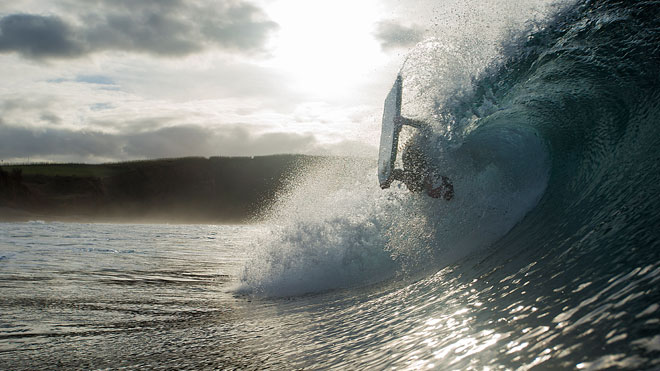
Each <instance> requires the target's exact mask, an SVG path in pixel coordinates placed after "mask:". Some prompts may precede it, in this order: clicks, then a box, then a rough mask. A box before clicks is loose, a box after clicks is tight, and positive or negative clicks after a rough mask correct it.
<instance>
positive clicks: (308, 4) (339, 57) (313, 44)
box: [268, 0, 385, 100]
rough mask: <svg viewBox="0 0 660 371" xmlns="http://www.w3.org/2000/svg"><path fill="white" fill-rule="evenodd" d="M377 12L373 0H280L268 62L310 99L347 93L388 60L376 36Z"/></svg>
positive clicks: (273, 7)
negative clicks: (271, 53)
mask: <svg viewBox="0 0 660 371" xmlns="http://www.w3.org/2000/svg"><path fill="white" fill-rule="evenodd" d="M379 11H380V10H379V6H378V4H377V2H376V1H373V0H363V1H352V0H336V1H328V2H325V1H324V2H320V1H309V0H283V1H278V2H276V3H274V4H272V5H271V6H270V7H269V11H268V12H269V15H270V16H271V17H272V18H273V20H275V21H276V22H277V23H278V24H279V25H280V29H279V32H278V35H277V36H276V37H275V39H274V40H273V42H274V45H273V51H274V52H273V53H274V56H273V58H272V59H271V60H270V61H269V62H268V64H269V65H270V66H272V67H275V68H277V69H280V70H282V71H284V72H285V73H286V74H287V75H288V76H290V78H291V80H290V81H289V82H288V83H289V84H290V86H292V87H294V88H296V89H297V90H300V91H302V92H304V93H305V94H308V95H309V96H310V98H316V99H329V100H332V99H333V98H339V97H342V96H345V95H346V94H347V93H350V90H351V89H352V87H354V86H356V85H357V84H358V83H359V81H360V80H361V79H362V78H364V77H365V74H367V73H369V72H370V71H372V70H373V69H374V68H375V66H377V65H379V64H382V63H384V62H385V56H384V55H383V53H382V52H381V50H380V46H379V44H378V42H377V41H376V40H375V39H374V37H373V27H374V24H375V22H376V21H377V20H378V19H379Z"/></svg>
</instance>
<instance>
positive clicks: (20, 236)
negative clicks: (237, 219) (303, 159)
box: [0, 0, 660, 370]
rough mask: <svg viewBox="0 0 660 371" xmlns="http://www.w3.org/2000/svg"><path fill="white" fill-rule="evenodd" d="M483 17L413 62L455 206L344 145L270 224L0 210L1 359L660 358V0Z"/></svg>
mask: <svg viewBox="0 0 660 371" xmlns="http://www.w3.org/2000/svg"><path fill="white" fill-rule="evenodd" d="M495 3H496V4H499V3H497V2H495ZM500 5H503V4H500ZM470 19H473V18H470V17H468V18H466V20H470ZM480 19H481V20H480V21H478V22H477V23H478V24H476V26H479V27H481V32H482V33H481V34H480V33H479V31H478V30H479V27H477V28H476V29H471V30H468V31H465V30H466V29H468V28H469V27H468V26H470V25H469V24H466V25H465V27H460V28H457V31H458V32H457V33H456V34H451V33H449V34H439V35H437V37H435V38H431V39H428V40H426V41H424V42H421V43H419V44H418V45H417V46H416V47H415V48H414V49H413V50H411V52H410V53H409V55H408V56H407V58H406V61H405V62H404V63H403V65H402V67H401V70H400V71H399V74H400V75H401V76H402V78H403V107H402V110H403V114H404V115H405V116H408V117H415V118H416V119H419V120H423V121H426V122H428V123H429V124H430V126H431V130H430V131H429V134H428V135H424V136H421V137H420V133H415V132H414V131H413V132H410V133H404V134H405V135H403V136H402V137H403V140H402V143H401V146H402V147H404V146H405V142H406V140H407V139H406V138H416V139H415V140H417V141H419V142H418V143H420V145H421V146H422V148H423V149H424V151H425V152H426V153H427V154H428V155H429V158H430V159H431V161H432V163H431V164H430V166H431V167H433V168H434V169H435V171H436V172H438V173H440V174H443V175H445V176H447V177H448V178H449V179H451V181H452V182H453V185H454V191H455V196H454V198H453V199H452V200H451V201H445V200H439V199H432V198H430V197H428V196H426V195H425V194H424V193H420V194H413V193H410V192H408V191H407V190H406V188H405V186H403V185H401V184H398V183H397V184H394V185H393V186H392V187H391V188H390V189H388V190H381V189H380V188H379V186H378V180H377V169H376V167H375V159H374V166H371V165H369V164H368V163H366V162H365V161H355V162H353V161H350V160H349V159H347V160H346V162H345V163H339V162H337V161H334V162H332V163H328V164H320V165H319V166H316V167H314V168H306V169H304V171H302V170H301V171H300V173H299V174H297V175H296V176H294V177H292V178H291V179H290V184H289V185H288V187H287V188H286V189H285V190H283V191H282V192H281V194H280V195H279V196H278V199H277V200H276V202H275V203H274V204H273V205H272V207H270V209H268V210H265V211H264V214H263V217H264V219H263V221H262V222H260V223H259V224H253V225H244V226H197V225H119V224H117V225H113V224H62V223H41V222H32V223H23V224H20V223H19V224H0V310H1V311H0V313H1V316H0V368H4V369H13V370H19V369H40V368H46V369H51V368H65V369H78V368H81V369H120V368H124V369H138V368H140V369H142V368H149V369H196V370H197V369H232V368H237V369H268V368H270V369H390V368H391V369H410V370H420V369H439V370H447V369H451V370H454V369H456V370H471V369H472V370H484V369H491V370H493V369H514V370H528V369H537V370H545V369H550V370H554V369H583V370H601V369H631V370H646V369H649V370H652V369H658V368H660V211H659V210H660V2H658V1H645V0H640V1H587V0H583V1H567V2H563V3H562V4H561V6H558V7H557V8H556V9H555V10H554V11H552V12H550V13H548V14H545V15H544V16H543V17H540V18H536V19H534V20H530V21H529V22H528V23H527V24H526V25H525V26H524V27H521V28H518V29H516V30H509V31H510V32H509V33H508V34H507V35H506V36H505V37H502V40H500V42H499V44H497V46H496V47H493V44H488V45H486V44H487V43H486V44H484V40H486V41H488V40H489V38H488V37H489V35H491V34H493V33H495V31H494V30H495V28H496V27H495V25H496V23H497V22H498V20H499V19H500V18H499V17H493V18H492V19H490V21H492V25H493V27H492V28H489V27H484V26H485V24H484V20H483V18H480ZM475 30H476V31H475ZM472 31H475V32H472ZM491 41H492V40H491ZM489 42H490V41H489ZM394 79H395V76H393V77H392V82H394ZM386 93H387V92H383V97H385V95H386Z"/></svg>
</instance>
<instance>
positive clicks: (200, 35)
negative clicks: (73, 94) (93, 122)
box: [0, 0, 278, 60]
mask: <svg viewBox="0 0 660 371" xmlns="http://www.w3.org/2000/svg"><path fill="white" fill-rule="evenodd" d="M91 4H92V5H93V6H89V5H88V4H85V3H80V4H78V5H79V6H78V7H72V8H70V9H65V10H68V11H69V13H68V14H66V17H64V16H63V15H49V16H43V15H34V14H11V15H7V16H5V17H4V18H1V19H0V52H5V53H6V52H16V53H19V54H20V55H21V56H23V57H25V58H30V59H36V60H43V59H49V58H60V59H62V58H77V57H80V56H83V55H87V54H91V53H95V52H99V51H106V50H115V51H126V52H137V53H147V54H152V55H160V56H185V55H189V54H192V53H196V52H200V51H202V50H206V49H209V48H220V49H224V50H230V51H234V52H241V53H255V52H261V51H263V48H264V45H265V43H266V41H267V38H268V36H269V34H270V33H271V32H273V31H274V30H276V29H277V27H278V26H277V24H276V23H275V22H273V21H271V20H269V19H267V18H266V16H265V13H264V12H263V11H262V10H261V9H260V8H258V7H256V6H254V5H252V4H249V3H245V2H242V1H223V2H220V3H215V2H211V3H209V5H206V6H202V5H199V4H198V3H197V2H184V1H174V0H168V1H144V2H142V1H140V2H127V1H109V0H108V1H98V2H93V3H91Z"/></svg>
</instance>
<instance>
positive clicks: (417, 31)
mask: <svg viewBox="0 0 660 371" xmlns="http://www.w3.org/2000/svg"><path fill="white" fill-rule="evenodd" d="M424 32H425V31H424V29H422V28H420V27H419V26H415V25H413V26H410V27H408V26H404V25H402V24H400V23H398V22H396V21H382V22H380V23H378V25H377V26H376V31H375V32H374V36H376V38H377V39H378V41H380V46H381V48H383V49H384V50H387V49H394V48H402V47H403V48H405V47H410V46H413V45H415V44H417V43H418V42H420V41H422V39H423V37H424Z"/></svg>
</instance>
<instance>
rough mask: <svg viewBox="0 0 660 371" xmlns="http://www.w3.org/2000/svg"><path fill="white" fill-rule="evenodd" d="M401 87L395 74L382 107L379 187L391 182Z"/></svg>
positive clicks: (387, 185)
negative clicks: (392, 84)
mask: <svg viewBox="0 0 660 371" xmlns="http://www.w3.org/2000/svg"><path fill="white" fill-rule="evenodd" d="M401 89H402V79H401V76H400V75H399V76H397V78H396V81H395V82H394V86H392V89H391V90H390V92H389V93H388V94H387V98H385V107H384V109H383V124H382V128H381V133H380V148H379V150H378V181H379V182H380V187H381V188H387V187H389V186H390V183H391V182H392V172H393V170H394V162H395V161H396V153H397V148H398V145H399V133H400V132H401V127H402V126H403V120H401Z"/></svg>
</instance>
